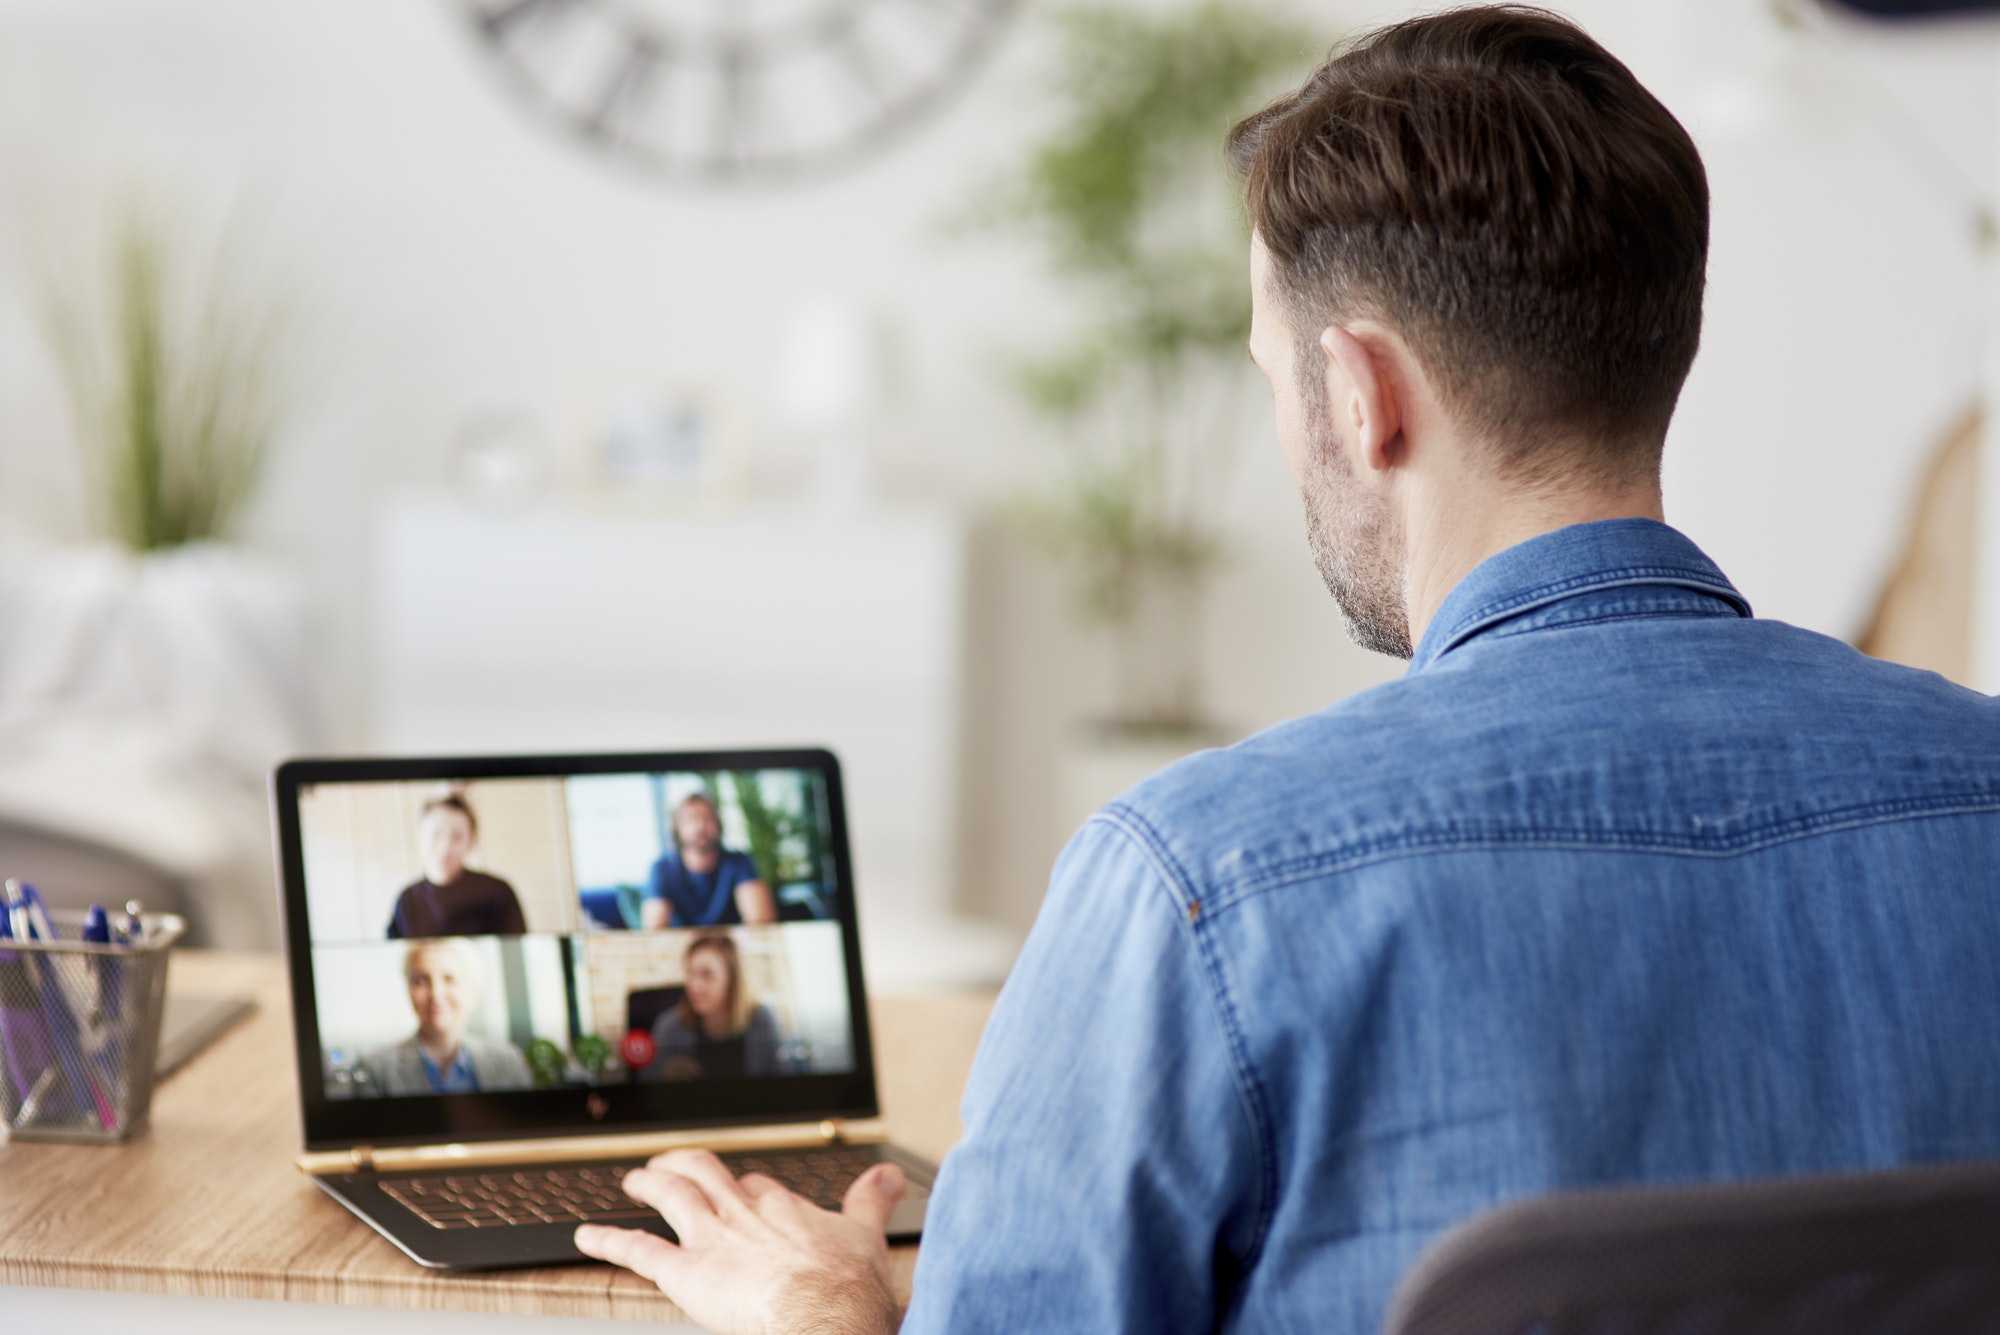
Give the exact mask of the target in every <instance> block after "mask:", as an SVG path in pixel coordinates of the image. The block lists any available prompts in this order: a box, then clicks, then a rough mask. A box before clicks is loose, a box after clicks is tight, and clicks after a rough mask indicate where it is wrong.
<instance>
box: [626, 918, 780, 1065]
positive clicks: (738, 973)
mask: <svg viewBox="0 0 2000 1335" xmlns="http://www.w3.org/2000/svg"><path fill="white" fill-rule="evenodd" d="M682 959H683V969H682V974H683V981H682V986H681V1001H680V1005H678V1006H675V1007H673V1008H672V1009H671V1010H669V1011H667V1013H666V1014H664V1015H662V1016H661V1017H660V1018H659V1019H658V1020H656V1021H654V1023H653V1046H654V1048H655V1049H656V1051H657V1053H658V1055H657V1056H656V1057H654V1058H653V1063H652V1065H650V1066H648V1067H647V1068H646V1069H645V1072H644V1073H643V1075H642V1077H641V1078H642V1079H646V1080H703V1079H710V1080H712V1079H717V1078H723V1079H727V1078H729V1077H732V1076H746V1075H781V1074H783V1073H784V1072H786V1071H788V1070H790V1069H791V1064H790V1063H789V1062H788V1061H787V1060H786V1056H785V1053H784V1049H783V1041H782V1039H781V1038H780V1037H779V1034H778V1019H777V1017H776V1016H775V1015H773V1014H771V1008H770V1007H769V1006H765V1005H761V1004H759V1003H758V1001H757V1000H756V998H755V997H753V996H752V995H751V993H750V989H749V988H748V987H747V986H745V985H744V982H743V966H742V961H741V960H740V959H739V958H738V956H737V953H736V943H735V942H734V941H732V940H730V939H729V937H727V936H725V935H723V934H722V933H720V932H704V933H703V934H701V935H700V936H697V937H695V938H694V940H692V941H690V942H688V947H687V953H686V954H685V955H684V956H683V957H682Z"/></svg>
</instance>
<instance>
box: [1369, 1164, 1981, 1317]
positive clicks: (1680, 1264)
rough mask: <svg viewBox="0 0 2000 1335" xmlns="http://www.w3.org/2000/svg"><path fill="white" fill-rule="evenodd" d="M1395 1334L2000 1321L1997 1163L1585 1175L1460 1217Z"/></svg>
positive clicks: (1421, 1265)
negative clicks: (1737, 1178)
mask: <svg viewBox="0 0 2000 1335" xmlns="http://www.w3.org/2000/svg"><path fill="white" fill-rule="evenodd" d="M1383 1329H1384V1332H1385V1335H1529V1332H1533V1333H1534V1335H1989V1333H1991V1335H2000V1163H1969V1164H1952V1165H1942V1166H1936V1167H1926V1168H1916V1169H1899V1170H1895V1171H1890V1172H1875V1173H1859V1174H1846V1175H1842V1176H1838V1177H1814V1178H1791V1179H1781V1180H1766V1181H1754V1182H1742V1183H1734V1184H1727V1185H1713V1186H1696V1187H1670V1188H1629V1189H1628V1188H1619V1189H1612V1190H1601V1191H1579V1192H1569V1193H1563V1194H1560V1195H1554V1196H1546V1197H1541V1198H1539V1199H1535V1200H1528V1201H1522V1202H1518V1203H1516V1204H1512V1205H1507V1206H1502V1207H1501V1208H1499V1209H1496V1210H1492V1211H1489V1212H1488V1213H1486V1214H1483V1215H1480V1216H1478V1217H1477V1218H1475V1219H1473V1220H1471V1221H1469V1222H1468V1223H1465V1224H1462V1225H1460V1226H1458V1227H1457V1228H1454V1229H1453V1230H1451V1231H1450V1232H1449V1233H1447V1234H1445V1235H1444V1236H1443V1237H1442V1238H1440V1239H1438V1241H1437V1242H1436V1243H1434V1244H1433V1245H1432V1246H1431V1247H1430V1249H1429V1250H1427V1251H1426V1252H1425V1253H1424V1254H1423V1255H1422V1256H1421V1257H1419V1258H1418V1260H1417V1263H1416V1265H1414V1266H1413V1267H1412V1268H1411V1269H1410V1271H1409V1273H1408V1274H1406V1275H1405V1276H1404V1278H1403V1281H1402V1283H1401V1284H1400V1285H1398V1286H1397V1290H1396V1295H1395V1298H1394V1300H1393V1301H1392V1303H1391V1305H1390V1310H1389V1316H1388V1320H1387V1322H1386V1323H1385V1325H1384V1327H1383Z"/></svg>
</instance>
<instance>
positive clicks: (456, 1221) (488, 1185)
mask: <svg viewBox="0 0 2000 1335" xmlns="http://www.w3.org/2000/svg"><path fill="white" fill-rule="evenodd" d="M890 1157H891V1156H890V1155H888V1154H887V1153H886V1152H885V1151H884V1149H883V1147H881V1146H879V1145H830V1146H827V1147H825V1148H816V1149H807V1150H765V1151H760V1152H755V1153H731V1154H724V1155H722V1156H721V1158H722V1161H723V1163H725V1164H727V1165H728V1166H729V1170H730V1171H731V1172H732V1173H735V1174H736V1175H737V1176H739V1177H740V1176H742V1175H743V1174H745V1173H762V1174H764V1175H765V1176H766V1177H770V1178H774V1179H776V1180H777V1181H779V1182H782V1183H784V1185H785V1186H787V1187H789V1188H791V1190H793V1191H795V1192H797V1193H798V1194H799V1195H801V1196H804V1197H805V1198H806V1199H807V1200H809V1201H811V1202H813V1203H814V1204H815V1205H819V1206H822V1207H824V1208H826V1209H829V1210H838V1209H839V1208H840V1202H841V1198H842V1197H843V1196H844V1195H846V1193H847V1188H848V1187H849V1186H850V1185H852V1183H853V1182H854V1179H855V1178H857V1177H859V1176H861V1174H862V1173H864V1172H866V1171H867V1170H868V1169H870V1168H872V1167H874V1166H875V1165H876V1164H878V1163H881V1162H883V1161H884V1160H885V1159H888V1158H890ZM644 1166H645V1165H644V1164H643V1163H640V1162H636V1161H635V1162H629V1163H592V1164H574V1165H572V1164H562V1165H548V1166H529V1167H526V1168H518V1169H507V1168H498V1169H494V1170H492V1171H490V1172H483V1173H472V1172H460V1173H436V1174H423V1175H416V1176H408V1177H405V1176H396V1177H385V1178H383V1179H382V1180H381V1184H380V1185H381V1188H382V1190H383V1192H384V1193H386V1194H387V1195H388V1196H389V1197H390V1198H391V1199H393V1200H395V1201H397V1202H399V1203H401V1204H402V1205H404V1206H405V1207H407V1208H408V1209H409V1210H410V1212H411V1213H412V1214H414V1215H416V1216H417V1218H419V1219H421V1220H423V1221H424V1222H425V1223H426V1224H429V1225H430V1226H431V1227H432V1228H506V1227H509V1226H513V1225H520V1224H630V1223H632V1222H633V1221H636V1220H642V1219H656V1218H658V1217H659V1216H658V1213H657V1212H656V1211H654V1210H653V1209H652V1208H651V1207H650V1206H646V1205H641V1204H640V1203H639V1202H637V1201H635V1200H633V1199H632V1198H631V1197H630V1196H627V1195H626V1194H625V1189H624V1188H623V1187H622V1186H620V1185H619V1184H620V1183H621V1182H623V1181H624V1179H625V1175H626V1174H627V1173H629V1172H631V1171H632V1170H633V1169H635V1168H642V1167H644ZM906 1194H907V1195H909V1196H910V1197H913V1198H919V1199H920V1198H922V1197H924V1196H928V1195H929V1194H930V1188H929V1187H928V1186H926V1185H923V1184H921V1183H919V1182H918V1181H917V1180H916V1179H915V1178H914V1177H912V1178H911V1180H910V1185H909V1189H908V1192H907V1193H906Z"/></svg>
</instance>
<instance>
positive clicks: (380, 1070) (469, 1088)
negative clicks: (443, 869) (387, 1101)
mask: <svg viewBox="0 0 2000 1335" xmlns="http://www.w3.org/2000/svg"><path fill="white" fill-rule="evenodd" d="M481 972H482V971H481V969H480V967H479V956H478V954H477V953H476V952H475V951H474V950H473V949H472V947H471V946H470V945H468V944H467V943H465V942H464V941H461V940H458V939H456V938H451V937H447V938H445V939H443V940H438V941H418V942H415V943H413V944H412V945H411V946H410V948H409V950H407V951H406V952H404V954H403V981H404V982H405V983H406V984H408V986H409V989H410V1009H411V1010H413V1011H415V1012H416V1015H417V1032H416V1033H414V1034H412V1035H410V1036H409V1037H408V1038H406V1039H404V1040H403V1041H402V1042H401V1043H398V1044H396V1045H395V1046H394V1047H391V1048H384V1049H382V1050H381V1051H380V1052H374V1053H370V1054H369V1055H368V1056H366V1057H363V1058H362V1059H361V1064H360V1074H361V1075H363V1076H365V1077H366V1078H367V1080H368V1082H369V1083H370V1084H372V1085H373V1086H374V1091H373V1092H374V1093H376V1094H392V1095H401V1094H473V1093H484V1092H487V1091H490V1090H495V1089H526V1088H527V1087H528V1086H529V1085H531V1084H532V1083H534V1078H533V1077H532V1076H531V1075H530V1074H529V1073H528V1063H527V1062H526V1061H525V1060H523V1059H522V1057H521V1050H520V1049H519V1048H517V1047H515V1046H514V1045H513V1044H512V1043H508V1042H504V1041H495V1040H493V1039H486V1038H476V1037H474V1036H473V1035H471V1034H468V1033H466V1032H465V1029H466V1026H467V1025H468V1024H470V1023H471V1021H472V1016H473V1013H474V1012H475V1011H477V1010H478V1009H479V999H480V996H481V994H482V992H483V987H482V985H481ZM358 1084H359V1082H358V1081H357V1085H358ZM356 1092H357V1093H359V1092H361V1090H360V1089H359V1088H357V1090H356Z"/></svg>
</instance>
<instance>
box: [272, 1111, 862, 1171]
mask: <svg viewBox="0 0 2000 1335" xmlns="http://www.w3.org/2000/svg"><path fill="white" fill-rule="evenodd" d="M887 1139H888V1133H887V1131H886V1129H885V1128H884V1127H883V1126H882V1124H881V1122H880V1121H879V1120H875V1119H870V1120H867V1121H863V1122H850V1121H847V1120H846V1119H844V1118H838V1117H829V1118H827V1119H825V1120H824V1121H821V1122H818V1123H812V1122H807V1123H805V1124H803V1125H799V1124H789V1125H782V1126H745V1127H730V1128H720V1129H713V1130H707V1131H681V1132H659V1133H651V1134H641V1135H626V1136H621V1135H616V1134H611V1135H605V1134H597V1135H591V1136H567V1137H551V1138H545V1139H537V1140H527V1141H520V1140H516V1141H489V1142H487V1143H485V1144H473V1145H407V1146H387V1147H385V1146H376V1145H356V1146H353V1147H352V1148H349V1149H341V1150H323V1151H318V1152H314V1153H307V1154H302V1155H300V1156H299V1157H298V1159H297V1160H296V1162H297V1164H298V1167H299V1170H300V1171H301V1172H304V1173H309V1174H313V1175H318V1174H321V1173H367V1172H376V1173H395V1172H407V1171H410V1170H414V1169H426V1168H440V1167H442V1168H461V1167H472V1166H475V1165H481V1164H501V1163H535V1162H551V1161H562V1160H582V1159H620V1158H638V1159H645V1158H649V1157H650V1156H652V1155H655V1154H658V1153H660V1152H662V1151H664V1150H672V1149H684V1148H696V1147H698V1148H701V1149H708V1150H714V1151H716V1152H718V1153H726V1152H728V1151H730V1150H760V1149H781V1148H787V1147H798V1146H809V1145H860V1144H871V1143H874V1142H878V1141H884V1140H887Z"/></svg>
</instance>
